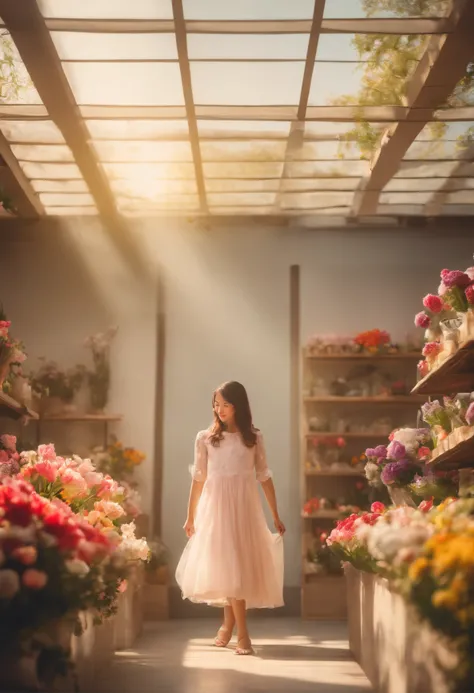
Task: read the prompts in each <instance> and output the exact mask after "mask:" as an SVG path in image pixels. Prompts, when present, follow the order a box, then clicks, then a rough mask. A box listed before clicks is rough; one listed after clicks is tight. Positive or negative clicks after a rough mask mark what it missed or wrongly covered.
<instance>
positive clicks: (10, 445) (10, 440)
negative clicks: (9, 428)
mask: <svg viewBox="0 0 474 693" xmlns="http://www.w3.org/2000/svg"><path fill="white" fill-rule="evenodd" d="M0 443H1V444H2V445H3V447H4V449H5V450H9V451H10V452H16V436H9V435H7V434H4V435H3V436H0Z"/></svg>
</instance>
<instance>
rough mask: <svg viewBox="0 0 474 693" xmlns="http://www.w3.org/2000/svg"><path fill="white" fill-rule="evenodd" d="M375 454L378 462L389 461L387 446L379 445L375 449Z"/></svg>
mask: <svg viewBox="0 0 474 693" xmlns="http://www.w3.org/2000/svg"><path fill="white" fill-rule="evenodd" d="M374 453H375V455H374V456H375V457H376V458H377V459H378V460H385V459H387V446H386V445H377V447H376V448H374Z"/></svg>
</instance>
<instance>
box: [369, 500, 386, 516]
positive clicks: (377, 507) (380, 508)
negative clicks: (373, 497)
mask: <svg viewBox="0 0 474 693" xmlns="http://www.w3.org/2000/svg"><path fill="white" fill-rule="evenodd" d="M370 509H371V511H372V512H373V513H379V514H382V513H383V512H384V511H385V505H384V504H383V503H381V502H380V501H375V503H372V505H371V506H370Z"/></svg>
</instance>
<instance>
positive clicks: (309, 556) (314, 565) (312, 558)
mask: <svg viewBox="0 0 474 693" xmlns="http://www.w3.org/2000/svg"><path fill="white" fill-rule="evenodd" d="M327 538H328V534H327V532H324V531H323V530H322V529H319V528H317V529H316V530H315V532H314V536H313V541H312V546H311V547H310V548H309V549H308V551H307V553H306V572H307V573H308V574H315V575H318V574H319V575H320V574H323V575H339V574H340V573H341V572H342V570H341V563H340V561H339V559H338V558H337V556H336V554H335V553H334V551H331V549H330V548H329V546H328V544H327Z"/></svg>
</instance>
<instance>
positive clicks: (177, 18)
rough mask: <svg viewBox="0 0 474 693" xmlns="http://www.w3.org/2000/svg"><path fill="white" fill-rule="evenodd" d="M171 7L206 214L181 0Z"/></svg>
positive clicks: (201, 202)
mask: <svg viewBox="0 0 474 693" xmlns="http://www.w3.org/2000/svg"><path fill="white" fill-rule="evenodd" d="M171 2H172V6H173V18H174V30H175V36H176V46H177V48H178V60H179V69H180V72H181V81H182V84H183V94H184V103H185V106H186V117H187V121H188V127H189V139H190V142H191V151H192V154H193V161H194V171H195V175H196V185H197V190H198V194H199V205H200V211H201V212H203V213H207V211H208V208H207V200H206V186H205V184H204V172H203V166H202V157H201V148H200V146H199V132H198V126H197V119H196V109H195V107H194V99H193V87H192V81H191V68H190V66H189V56H188V42H187V38H186V24H185V21H184V11H183V3H182V0H171Z"/></svg>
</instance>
